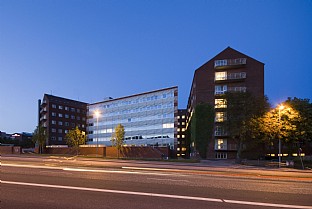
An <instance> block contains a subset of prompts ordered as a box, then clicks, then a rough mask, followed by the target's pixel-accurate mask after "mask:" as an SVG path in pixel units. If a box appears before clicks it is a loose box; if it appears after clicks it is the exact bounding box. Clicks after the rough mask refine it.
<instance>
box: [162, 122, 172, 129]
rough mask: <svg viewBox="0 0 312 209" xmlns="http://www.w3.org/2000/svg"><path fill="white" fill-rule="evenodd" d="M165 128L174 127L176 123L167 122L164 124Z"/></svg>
mask: <svg viewBox="0 0 312 209" xmlns="http://www.w3.org/2000/svg"><path fill="white" fill-rule="evenodd" d="M163 128H174V123H165V124H163Z"/></svg>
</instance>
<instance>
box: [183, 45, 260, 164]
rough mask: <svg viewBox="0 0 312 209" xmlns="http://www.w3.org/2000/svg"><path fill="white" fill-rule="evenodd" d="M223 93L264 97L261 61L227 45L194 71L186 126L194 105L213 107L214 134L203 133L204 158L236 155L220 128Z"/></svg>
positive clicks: (221, 125) (223, 111) (224, 102)
mask: <svg viewBox="0 0 312 209" xmlns="http://www.w3.org/2000/svg"><path fill="white" fill-rule="evenodd" d="M225 92H249V93H251V94H253V95H254V96H255V97H260V96H264V64H263V63H262V62H259V61H257V60H255V59H253V58H251V57H249V56H247V55H245V54H243V53H241V52H239V51H236V50H234V49H232V48H230V47H228V48H226V49H225V50H223V51H222V52H221V53H219V54H218V55H216V56H215V57H214V58H212V59H211V60H209V61H208V62H206V63H205V64H204V65H202V66H201V67H199V68H198V69H197V70H196V71H195V73H194V77H193V82H192V85H191V90H190V95H189V99H188V105H187V126H188V124H189V122H190V120H191V118H192V115H193V113H194V111H195V107H196V105H198V104H201V103H203V104H210V105H211V106H214V107H215V125H214V131H213V133H214V134H213V135H212V136H207V140H208V148H207V158H217V159H228V158H235V156H236V151H237V145H236V144H235V143H234V141H232V140H231V139H229V137H228V136H227V132H226V130H225V127H224V121H225V120H226V119H227V117H226V114H227V113H226V107H227V103H226V100H225V99H224V98H223V97H222V96H223V95H224V93H225ZM191 146H192V145H191ZM189 149H190V150H193V149H192V147H189Z"/></svg>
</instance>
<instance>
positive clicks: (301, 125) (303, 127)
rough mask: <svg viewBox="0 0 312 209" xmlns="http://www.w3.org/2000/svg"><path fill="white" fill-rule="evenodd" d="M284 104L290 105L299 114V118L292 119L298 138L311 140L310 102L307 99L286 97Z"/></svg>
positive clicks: (311, 112)
mask: <svg viewBox="0 0 312 209" xmlns="http://www.w3.org/2000/svg"><path fill="white" fill-rule="evenodd" d="M285 105H286V106H290V107H292V108H293V109H294V110H295V111H297V112H298V113H299V115H300V120H297V121H294V124H295V125H296V127H297V133H298V135H297V137H298V140H300V141H302V142H309V141H310V142H311V141H312V103H310V100H309V99H299V98H296V97H295V98H293V99H292V98H288V99H287V100H286V101H285Z"/></svg>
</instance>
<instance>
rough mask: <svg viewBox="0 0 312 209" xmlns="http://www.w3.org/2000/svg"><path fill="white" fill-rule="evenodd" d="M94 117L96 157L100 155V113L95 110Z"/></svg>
mask: <svg viewBox="0 0 312 209" xmlns="http://www.w3.org/2000/svg"><path fill="white" fill-rule="evenodd" d="M94 116H95V117H96V155H98V147H99V117H100V111H98V110H95V111H94Z"/></svg>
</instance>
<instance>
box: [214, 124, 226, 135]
mask: <svg viewBox="0 0 312 209" xmlns="http://www.w3.org/2000/svg"><path fill="white" fill-rule="evenodd" d="M224 135H226V133H225V130H224V128H223V127H222V126H216V128H215V136H224Z"/></svg>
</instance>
